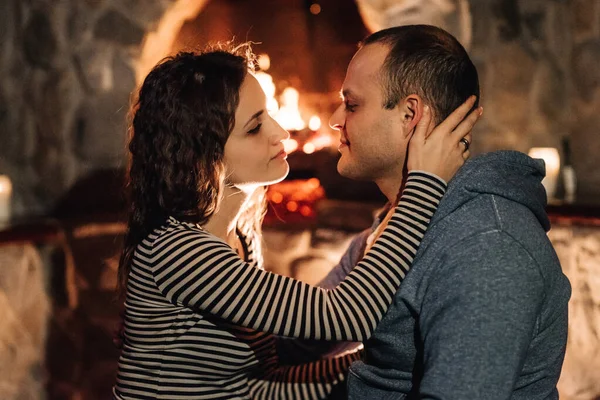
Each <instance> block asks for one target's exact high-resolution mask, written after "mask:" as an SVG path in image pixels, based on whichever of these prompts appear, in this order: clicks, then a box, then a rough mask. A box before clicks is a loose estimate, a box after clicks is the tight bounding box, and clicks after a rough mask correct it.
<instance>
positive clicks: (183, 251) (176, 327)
mask: <svg viewBox="0 0 600 400" xmlns="http://www.w3.org/2000/svg"><path fill="white" fill-rule="evenodd" d="M445 187H446V185H445V183H444V182H443V181H440V180H439V179H437V178H436V177H434V176H432V175H429V174H426V173H422V172H411V173H409V176H408V178H407V182H406V186H405V189H404V192H403V194H402V197H401V200H400V202H399V203H398V206H397V207H396V209H395V213H394V215H393V217H392V218H391V219H390V221H389V223H388V227H387V228H386V229H385V230H384V231H383V233H382V234H381V236H380V237H379V239H378V240H377V241H376V242H375V243H374V245H373V246H372V248H371V249H370V251H369V252H368V253H367V254H366V255H365V257H364V258H363V260H362V261H361V262H359V263H358V265H357V266H356V267H355V268H354V270H353V271H352V272H351V273H350V274H349V275H348V277H347V278H346V279H345V280H344V281H343V282H342V283H341V284H340V285H339V286H338V287H337V288H336V289H335V290H325V289H320V288H316V287H312V286H310V285H308V284H306V283H303V282H300V281H297V280H294V279H291V278H288V277H284V276H280V275H276V274H273V273H270V272H266V271H263V270H261V269H259V268H255V267H254V266H252V265H251V264H248V263H246V262H245V261H244V260H242V259H241V258H240V257H239V256H238V254H237V253H235V252H234V251H233V250H232V249H231V248H230V247H229V246H228V245H227V244H226V243H225V242H223V241H222V240H220V239H219V238H217V237H215V236H213V235H211V234H210V233H208V232H206V231H204V230H203V229H202V228H201V227H199V226H197V225H195V224H191V223H187V222H181V221H178V220H176V219H174V218H169V219H168V221H166V223H165V224H164V225H163V226H161V227H160V228H157V229H155V230H154V231H153V232H152V233H151V234H150V235H149V236H148V237H147V238H146V239H145V240H144V241H143V242H142V243H140V244H139V245H138V247H137V249H136V252H135V254H134V258H133V264H132V270H131V273H130V276H129V282H128V287H127V299H126V304H125V306H126V319H125V341H124V348H123V352H122V354H121V358H120V360H119V371H118V376H117V384H116V386H115V391H114V392H115V396H116V397H117V398H123V399H213V398H214V399H217V398H223V399H224V398H240V399H247V398H250V396H251V394H254V395H256V396H258V395H259V394H260V393H263V394H264V393H271V395H272V397H271V398H289V394H291V395H292V396H294V397H292V398H297V395H294V389H293V388H292V389H290V385H287V386H286V388H287V389H286V390H287V391H286V390H283V391H280V392H279V393H278V394H277V395H276V394H275V393H272V391H273V389H270V388H269V385H275V384H277V385H279V386H278V388H279V389H280V390H281V388H282V387H284V386H285V385H284V386H281V385H282V383H285V382H289V380H290V376H286V374H285V373H284V372H282V370H279V372H273V370H272V369H271V370H269V368H266V370H262V371H261V368H260V367H259V368H258V369H257V366H260V365H261V360H264V359H265V354H268V352H270V351H272V350H269V349H272V348H273V346H272V344H269V343H267V342H268V341H269V340H271V339H269V338H268V337H267V336H264V335H261V334H259V333H256V332H253V331H263V332H268V333H272V334H277V335H282V336H291V337H298V338H306V339H327V340H355V341H362V340H365V339H367V338H368V337H369V336H370V335H371V333H372V331H373V330H374V329H375V325H376V324H377V322H378V321H379V320H380V319H381V318H382V316H383V313H384V312H385V311H386V309H387V308H388V307H389V304H390V303H391V300H392V297H393V294H394V293H395V292H396V290H397V289H398V287H399V285H400V282H401V280H402V279H403V278H404V276H405V274H406V272H407V271H408V269H409V268H410V264H411V262H412V260H413V258H414V256H415V254H416V251H417V249H418V246H419V244H420V241H421V239H422V237H423V235H424V234H425V230H426V228H427V225H428V223H429V221H430V219H431V217H432V215H433V213H434V212H435V210H436V208H437V205H438V203H439V201H440V199H441V197H442V195H443V193H444V191H445ZM238 326H239V327H238ZM241 327H244V328H249V329H250V330H248V329H242V328H241ZM263 353H264V354H263ZM268 358H269V357H268V355H267V357H266V359H268ZM340 367H342V369H343V366H340V365H336V364H335V362H332V361H327V360H323V362H320V363H319V362H317V363H315V365H314V366H313V367H311V368H309V369H307V370H306V371H307V372H306V374H307V375H304V376H300V374H299V373H298V372H297V371H295V373H296V376H295V377H294V379H298V381H299V382H302V381H303V380H304V381H305V382H306V381H308V380H310V381H312V382H326V379H324V377H325V376H326V375H327V374H328V373H329V374H330V375H331V374H332V373H334V372H335V371H337V370H339V369H340ZM265 372H266V373H265ZM269 374H271V375H270V376H268V375H269ZM288 375H289V374H288ZM265 382H266V383H265ZM330 382H331V380H330ZM265 385H266V386H265ZM292 386H293V385H292ZM319 388H321V389H323V387H321V386H319ZM319 388H317V389H315V390H316V391H318V390H319ZM303 389H305V387H304V388H302V389H300V390H303ZM300 398H304V397H303V396H302V395H300Z"/></svg>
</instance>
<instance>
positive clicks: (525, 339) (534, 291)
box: [419, 231, 544, 400]
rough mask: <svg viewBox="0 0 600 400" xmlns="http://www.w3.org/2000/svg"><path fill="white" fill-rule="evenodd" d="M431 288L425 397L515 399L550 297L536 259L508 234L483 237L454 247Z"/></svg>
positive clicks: (425, 321) (425, 322)
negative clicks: (543, 305) (543, 307)
mask: <svg viewBox="0 0 600 400" xmlns="http://www.w3.org/2000/svg"><path fill="white" fill-rule="evenodd" d="M426 290H427V291H426V294H425V295H424V296H425V297H424V301H423V306H422V310H421V319H420V321H419V324H420V329H421V337H422V339H423V345H424V349H423V357H424V358H423V360H424V365H423V378H422V381H421V384H420V398H422V399H436V400H442V399H443V400H451V399H452V400H454V399H456V400H458V399H461V400H463V399H486V400H501V399H510V398H511V395H512V391H513V388H514V385H515V382H516V379H517V378H518V376H519V373H520V371H521V369H522V366H523V363H524V360H525V356H526V354H527V350H528V347H529V345H530V342H531V340H532V337H533V336H534V334H535V330H536V329H537V325H536V318H537V315H538V314H539V310H540V307H541V303H542V301H543V296H544V294H543V282H542V277H541V275H540V272H539V269H538V266H537V265H536V263H535V261H534V260H533V259H532V258H531V257H530V256H529V254H528V253H527V252H526V251H525V249H523V247H521V245H520V244H519V243H517V242H516V241H515V240H514V239H512V238H511V237H510V236H509V235H507V234H506V233H503V232H497V231H494V232H489V233H486V234H478V235H476V236H475V237H471V238H468V239H467V240H463V241H462V242H461V243H459V244H458V245H457V246H454V248H452V249H450V250H448V252H447V254H446V259H445V260H444V261H443V262H442V264H441V265H440V266H439V270H436V271H435V272H434V276H433V277H432V278H431V282H430V284H429V285H428V287H427V289H426Z"/></svg>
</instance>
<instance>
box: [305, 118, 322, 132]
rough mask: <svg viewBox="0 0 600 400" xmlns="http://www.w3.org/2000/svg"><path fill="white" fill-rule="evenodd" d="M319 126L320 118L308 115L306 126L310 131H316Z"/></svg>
mask: <svg viewBox="0 0 600 400" xmlns="http://www.w3.org/2000/svg"><path fill="white" fill-rule="evenodd" d="M320 127H321V118H319V117H318V116H317V115H313V116H312V117H310V120H309V121H308V128H309V129H310V130H311V131H318V130H319V128H320Z"/></svg>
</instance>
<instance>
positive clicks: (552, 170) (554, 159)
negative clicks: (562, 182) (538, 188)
mask: <svg viewBox="0 0 600 400" xmlns="http://www.w3.org/2000/svg"><path fill="white" fill-rule="evenodd" d="M529 156H530V157H532V158H541V159H543V160H544V163H545V164H546V177H545V178H544V180H542V185H544V188H545V189H546V195H547V196H548V199H553V198H554V194H555V192H556V182H557V180H558V171H559V169H560V156H559V155H558V150H557V149H555V148H553V147H533V148H531V149H530V150H529Z"/></svg>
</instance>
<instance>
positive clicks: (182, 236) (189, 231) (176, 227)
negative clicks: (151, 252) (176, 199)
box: [149, 217, 222, 247]
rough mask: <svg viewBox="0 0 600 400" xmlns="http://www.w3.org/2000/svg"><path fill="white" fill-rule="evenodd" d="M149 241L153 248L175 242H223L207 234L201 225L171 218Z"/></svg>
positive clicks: (156, 230) (154, 232) (155, 231)
mask: <svg viewBox="0 0 600 400" xmlns="http://www.w3.org/2000/svg"><path fill="white" fill-rule="evenodd" d="M149 239H150V241H151V242H152V244H153V247H156V246H157V245H158V246H159V247H160V245H161V244H169V243H174V242H189V241H195V242H203V243H204V242H206V243H210V242H215V243H221V242H222V240H221V239H219V238H218V237H216V236H214V235H212V234H211V233H210V232H207V231H206V230H204V229H203V228H202V227H201V226H200V225H198V224H195V223H193V222H187V221H181V220H179V219H177V218H175V217H169V218H168V219H167V220H166V221H165V223H164V224H163V225H162V226H160V227H159V228H157V229H155V230H154V231H153V232H152V234H151V235H150V236H149Z"/></svg>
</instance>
